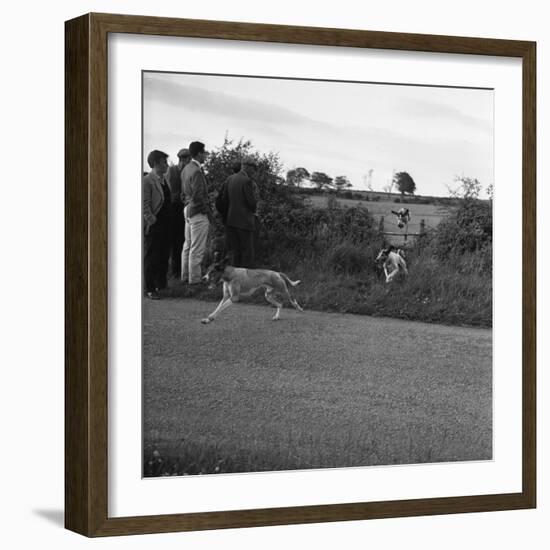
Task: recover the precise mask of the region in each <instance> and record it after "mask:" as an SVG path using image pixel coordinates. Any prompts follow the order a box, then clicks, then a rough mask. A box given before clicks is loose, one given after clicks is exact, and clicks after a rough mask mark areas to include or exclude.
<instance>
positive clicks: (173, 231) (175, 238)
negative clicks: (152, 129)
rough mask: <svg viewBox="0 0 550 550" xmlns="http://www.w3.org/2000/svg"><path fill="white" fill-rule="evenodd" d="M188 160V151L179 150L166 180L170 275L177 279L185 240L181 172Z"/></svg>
mask: <svg viewBox="0 0 550 550" xmlns="http://www.w3.org/2000/svg"><path fill="white" fill-rule="evenodd" d="M190 160H191V155H190V154H189V149H180V150H179V151H178V163H177V164H174V165H172V166H170V168H169V169H168V178H167V179H168V185H170V192H171V195H172V212H171V219H170V265H171V270H172V275H173V276H174V277H177V278H178V279H179V278H180V276H181V251H182V249H183V242H184V240H185V219H184V217H183V202H182V200H181V185H182V172H183V169H184V167H185V166H186V164H187V163H188V162H189V161H190Z"/></svg>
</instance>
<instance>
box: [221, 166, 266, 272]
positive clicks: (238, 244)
mask: <svg viewBox="0 0 550 550" xmlns="http://www.w3.org/2000/svg"><path fill="white" fill-rule="evenodd" d="M256 169H257V163H256V160H255V159H254V158H253V157H251V156H247V157H244V158H243V159H242V161H241V170H240V171H239V172H237V173H236V174H233V175H232V176H229V178H228V179H227V181H226V183H225V186H224V189H223V191H224V197H223V199H222V202H223V203H224V204H225V205H226V207H227V216H226V221H225V231H226V238H227V243H228V248H229V249H230V250H231V256H232V263H231V265H233V266H234V267H248V268H252V267H254V240H253V235H254V229H255V227H256V218H255V214H256V205H257V202H258V188H257V186H256V183H255V182H254V180H253V179H252V178H253V177H254V175H255V174H256Z"/></svg>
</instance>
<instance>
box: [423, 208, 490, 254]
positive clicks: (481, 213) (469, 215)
mask: <svg viewBox="0 0 550 550" xmlns="http://www.w3.org/2000/svg"><path fill="white" fill-rule="evenodd" d="M492 241H493V212H492V208H491V204H490V203H488V202H482V201H475V200H466V201H463V202H462V204H461V205H460V206H459V207H458V209H457V210H456V212H454V213H453V214H452V215H451V216H450V217H449V218H447V219H446V220H443V221H442V222H441V223H440V224H439V225H438V227H437V230H436V232H435V239H434V242H433V245H434V252H435V254H436V256H437V257H439V258H441V259H447V258H449V257H451V256H461V255H463V254H465V253H467V252H476V251H482V250H484V251H485V252H487V251H488V250H489V249H490V248H492Z"/></svg>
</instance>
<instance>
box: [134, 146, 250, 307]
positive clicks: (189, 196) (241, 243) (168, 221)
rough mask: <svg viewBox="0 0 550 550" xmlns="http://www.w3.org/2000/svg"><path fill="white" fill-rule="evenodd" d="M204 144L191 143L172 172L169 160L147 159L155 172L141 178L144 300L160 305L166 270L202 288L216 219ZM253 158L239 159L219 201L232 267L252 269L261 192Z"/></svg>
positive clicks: (158, 154)
mask: <svg viewBox="0 0 550 550" xmlns="http://www.w3.org/2000/svg"><path fill="white" fill-rule="evenodd" d="M206 154H207V153H206V150H205V145H204V143H202V142H200V141H193V142H192V143H190V144H189V148H187V149H181V150H180V151H179V152H178V164H176V165H173V166H170V167H168V155H167V154H166V153H164V152H162V151H158V150H154V151H151V152H150V153H149V155H148V156H147V164H148V165H149V167H150V168H151V171H150V172H149V173H148V174H146V175H145V176H144V177H143V231H144V238H143V243H144V256H143V264H144V266H143V267H144V282H145V295H146V296H147V297H148V298H150V299H153V300H154V299H158V298H159V297H160V296H159V291H160V290H162V289H164V288H166V286H167V280H168V269H169V267H170V269H171V271H172V275H173V276H174V277H176V278H180V279H181V280H182V281H183V282H184V283H186V284H188V285H190V286H193V285H198V284H200V283H201V280H202V262H203V259H204V256H205V253H206V247H207V240H208V234H209V231H210V227H211V226H212V225H213V223H214V213H213V210H212V207H211V205H210V200H209V196H208V186H207V182H206V177H205V174H204V171H203V168H202V165H203V163H204V161H205V159H206ZM256 170H257V164H256V161H255V160H254V158H253V157H249V156H247V157H245V158H243V159H241V162H240V163H239V164H238V166H234V169H233V172H234V173H233V174H232V175H230V176H229V177H228V178H227V180H226V181H225V182H224V183H223V185H222V187H221V189H220V191H219V193H218V196H217V198H216V209H217V210H218V211H219V213H220V215H221V217H222V221H223V225H224V227H225V245H226V249H227V251H228V252H229V253H230V255H231V265H233V266H235V267H253V264H254V255H255V254H254V248H255V235H256V231H257V227H258V220H257V215H256V207H257V203H258V187H257V185H256V183H255V182H254V179H253V178H254V176H255V174H256Z"/></svg>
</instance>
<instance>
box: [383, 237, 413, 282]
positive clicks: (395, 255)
mask: <svg viewBox="0 0 550 550" xmlns="http://www.w3.org/2000/svg"><path fill="white" fill-rule="evenodd" d="M376 261H377V262H382V265H383V267H384V274H385V275H386V283H390V282H391V281H392V280H393V278H394V277H395V276H396V275H397V274H398V273H399V272H400V271H401V272H403V273H404V274H405V275H408V274H409V272H408V271H407V262H406V261H405V253H404V252H403V250H401V249H400V248H395V247H394V246H392V245H390V246H388V247H386V248H382V250H380V252H379V253H378V256H377V257H376Z"/></svg>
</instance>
